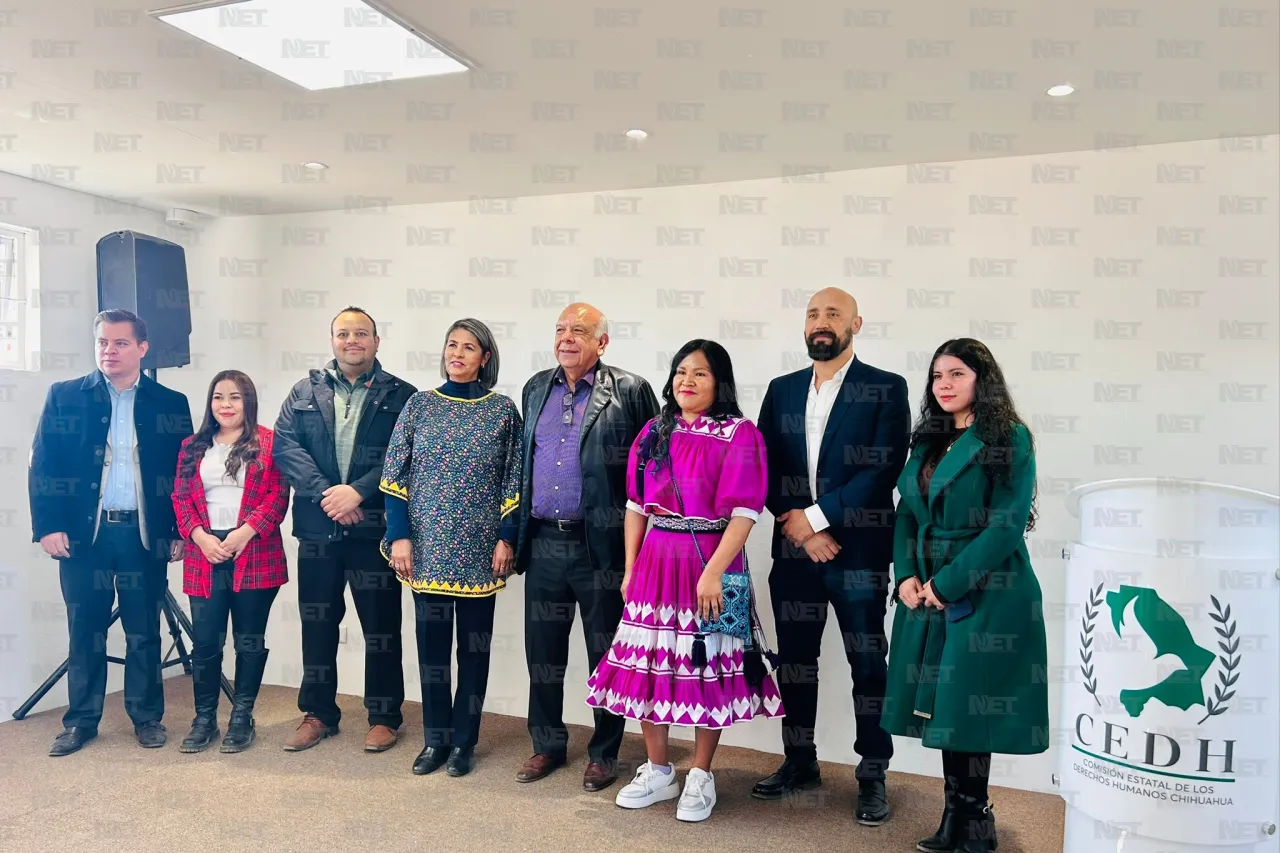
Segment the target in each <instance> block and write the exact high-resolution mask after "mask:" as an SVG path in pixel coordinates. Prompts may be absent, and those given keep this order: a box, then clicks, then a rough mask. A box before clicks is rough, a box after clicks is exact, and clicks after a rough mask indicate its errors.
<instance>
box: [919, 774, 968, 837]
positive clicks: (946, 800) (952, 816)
mask: <svg viewBox="0 0 1280 853" xmlns="http://www.w3.org/2000/svg"><path fill="white" fill-rule="evenodd" d="M956 789H957V783H956V777H954V776H944V777H943V801H942V802H943V806H942V822H941V823H939V824H938V831H937V832H935V833H934V834H933V835H931V836H929V837H928V838H926V839H924V840H923V841H917V842H916V849H917V850H919V851H921V853H952V851H953V850H955V849H956V845H957V844H959V843H960V825H961V820H960V812H959V804H958V803H957V801H956Z"/></svg>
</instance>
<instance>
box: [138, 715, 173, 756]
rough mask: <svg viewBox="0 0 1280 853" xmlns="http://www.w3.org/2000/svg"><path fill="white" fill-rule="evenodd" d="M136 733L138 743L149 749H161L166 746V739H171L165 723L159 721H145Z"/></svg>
mask: <svg viewBox="0 0 1280 853" xmlns="http://www.w3.org/2000/svg"><path fill="white" fill-rule="evenodd" d="M133 731H134V734H135V735H137V737H138V745H139V746H143V747H146V748H147V749H159V748H160V747H162V746H164V744H165V741H166V740H168V739H169V735H168V734H167V732H166V731H165V727H164V724H163V723H161V722H159V721H158V720H157V721H154V722H150V723H143V724H142V725H140V726H138V727H137V728H135V729H134V730H133Z"/></svg>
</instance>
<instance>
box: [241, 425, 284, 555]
mask: <svg viewBox="0 0 1280 853" xmlns="http://www.w3.org/2000/svg"><path fill="white" fill-rule="evenodd" d="M274 443H275V433H273V432H272V431H271V430H269V429H265V428H261V427H260V428H259V436H258V445H259V447H260V450H259V453H258V461H259V462H260V463H261V464H262V469H261V470H260V471H258V472H257V474H258V476H256V477H253V478H248V477H246V478H245V491H244V501H245V504H246V505H247V506H249V507H252V509H250V510H249V512H248V514H247V515H245V518H244V523H245V524H248V525H249V526H250V527H252V528H253V529H254V530H256V531H257V533H258V536H261V537H266V536H267V535H269V534H270V533H271V532H272V531H273V530H275V529H276V528H278V527H279V526H280V522H282V521H284V514H285V512H286V511H287V510H288V508H289V485H288V483H286V482H285V479H284V477H283V476H281V474H280V469H279V468H277V467H276V465H275V460H274V459H273V458H272V455H271V451H272V447H273V445H274Z"/></svg>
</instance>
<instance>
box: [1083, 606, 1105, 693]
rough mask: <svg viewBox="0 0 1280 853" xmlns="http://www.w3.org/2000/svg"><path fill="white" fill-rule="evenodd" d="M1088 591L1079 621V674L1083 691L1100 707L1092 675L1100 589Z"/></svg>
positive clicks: (1096, 682) (1095, 681)
mask: <svg viewBox="0 0 1280 853" xmlns="http://www.w3.org/2000/svg"><path fill="white" fill-rule="evenodd" d="M1104 585H1105V582H1104V583H1100V584H1098V586H1097V588H1095V589H1092V590H1090V591H1089V603H1088V604H1086V605H1085V608H1084V616H1083V617H1082V618H1081V619H1080V674H1081V675H1083V676H1084V689H1085V690H1087V691H1089V695H1090V696H1092V697H1093V701H1094V702H1097V703H1098V707H1099V708H1101V707H1102V700H1100V699H1099V698H1098V679H1097V678H1095V677H1094V675H1093V623H1094V621H1095V620H1096V619H1097V618H1098V608H1099V607H1101V606H1102V587H1103V586H1104Z"/></svg>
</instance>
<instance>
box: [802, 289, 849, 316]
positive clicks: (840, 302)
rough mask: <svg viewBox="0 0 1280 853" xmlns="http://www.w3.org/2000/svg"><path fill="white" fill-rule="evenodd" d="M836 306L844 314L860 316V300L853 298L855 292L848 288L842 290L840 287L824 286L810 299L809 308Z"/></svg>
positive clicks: (820, 308)
mask: <svg viewBox="0 0 1280 853" xmlns="http://www.w3.org/2000/svg"><path fill="white" fill-rule="evenodd" d="M831 306H834V307H836V308H838V309H839V310H840V312H841V313H842V314H845V315H847V316H849V317H857V316H858V300H856V299H854V298H853V294H852V293H849V292H848V291H847V290H841V289H840V288H838V287H824V288H822V290H819V291H818V292H817V293H815V294H813V296H812V297H811V298H810V299H809V310H810V311H812V310H813V309H814V308H817V309H819V310H823V309H826V308H828V307H831Z"/></svg>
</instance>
